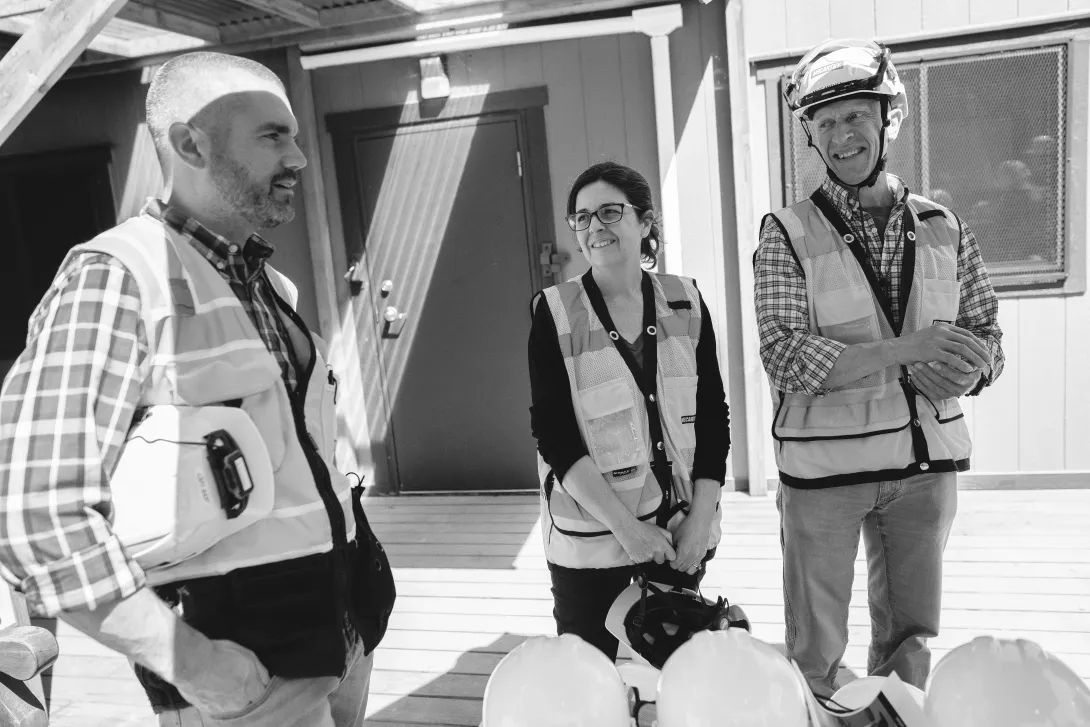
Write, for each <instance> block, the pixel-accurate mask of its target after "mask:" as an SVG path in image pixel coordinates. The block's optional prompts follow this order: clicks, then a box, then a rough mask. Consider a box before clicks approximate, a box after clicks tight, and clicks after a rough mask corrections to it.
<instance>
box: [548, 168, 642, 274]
mask: <svg viewBox="0 0 1090 727" xmlns="http://www.w3.org/2000/svg"><path fill="white" fill-rule="evenodd" d="M595 182H605V183H606V184H608V185H610V186H613V187H616V188H617V189H619V190H620V191H621V194H623V195H624V196H625V198H626V201H627V202H628V203H629V204H630V205H632V206H633V207H635V208H636V213H637V214H638V215H640V217H641V218H642V217H643V216H644V215H645V214H646V213H648V212H650V213H651V214H652V218H651V231H650V232H649V233H647V237H645V238H643V240H642V241H641V242H640V259H641V260H643V262H644V263H647V264H650V265H652V266H654V265H655V264H657V263H658V259H659V250H660V249H661V248H662V244H663V239H662V226H661V225H660V224H659V219H658V217H657V216H656V215H655V203H654V201H653V200H652V199H651V187H650V186H649V185H648V184H647V180H646V179H644V178H643V175H642V174H640V173H639V172H637V171H636V170H635V169H631V168H629V167H626V166H623V165H621V164H617V163H616V162H599V163H598V164H595V165H594V166H593V167H590V168H589V169H587V170H586V171H585V172H583V173H582V174H580V175H579V177H578V178H577V179H576V180H575V183H574V184H573V185H572V186H571V191H570V192H568V212H567V214H569V215H570V214H572V213H574V212H575V198H576V197H577V196H578V195H579V192H580V190H582V189H583V187H586V186H587V185H588V184H594V183H595Z"/></svg>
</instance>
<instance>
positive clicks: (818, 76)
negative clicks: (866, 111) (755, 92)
mask: <svg viewBox="0 0 1090 727" xmlns="http://www.w3.org/2000/svg"><path fill="white" fill-rule="evenodd" d="M859 95H869V96H885V97H887V98H888V99H889V105H890V107H891V108H899V109H901V111H902V113H904V114H905V115H907V114H908V96H907V95H906V94H905V86H904V83H902V81H901V77H900V76H899V75H898V74H897V69H896V68H895V67H894V65H893V60H892V58H891V55H890V52H889V48H886V47H885V46H884V45H882V44H881V43H876V42H874V41H869V40H855V39H847V40H827V41H825V42H824V43H821V44H820V45H818V46H816V47H815V48H814V49H812V50H811V51H810V52H809V53H807V54H806V55H805V56H803V58H802V60H801V61H799V63H798V65H797V66H795V70H794V72H793V73H792V74H791V78H790V79H789V80H788V84H787V87H786V88H785V89H784V98H785V99H786V100H787V105H788V107H789V108H790V109H791V112H792V113H793V114H794V115H795V117H796V118H802V117H803V116H804V115H805V116H811V115H813V111H814V110H816V108H817V107H818V106H821V105H824V104H827V103H830V102H832V101H838V100H840V99H844V98H848V97H851V96H859Z"/></svg>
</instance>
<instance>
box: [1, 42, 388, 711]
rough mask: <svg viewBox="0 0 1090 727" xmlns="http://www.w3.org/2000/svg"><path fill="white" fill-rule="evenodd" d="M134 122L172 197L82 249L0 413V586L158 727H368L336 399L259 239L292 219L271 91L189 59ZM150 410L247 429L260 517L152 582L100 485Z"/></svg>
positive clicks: (293, 153)
mask: <svg viewBox="0 0 1090 727" xmlns="http://www.w3.org/2000/svg"><path fill="white" fill-rule="evenodd" d="M147 122H148V128H149V130H150V132H151V134H152V138H153V140H154V143H155V148H156V151H157V154H158V157H159V161H160V164H161V166H162V168H163V175H164V179H165V181H166V190H165V192H164V193H163V194H162V195H161V197H160V198H159V199H151V200H149V201H148V203H147V204H146V206H145V207H144V209H143V210H142V211H141V214H140V215H139V216H138V217H136V218H133V219H131V220H126V221H125V222H123V223H122V224H121V225H118V226H117V227H116V228H114V229H113V230H110V231H107V232H105V233H103V234H102V235H100V236H99V237H97V238H95V239H94V240H92V241H89V242H88V243H85V244H83V245H79V246H76V248H74V249H73V251H72V253H71V254H70V255H69V257H68V258H67V259H66V260H65V262H64V263H63V264H62V266H61V268H60V270H59V272H58V273H57V276H56V278H55V279H54V282H53V284H52V285H51V286H50V288H49V290H48V291H47V292H46V294H45V296H44V298H43V300H42V302H41V303H40V304H39V306H38V308H37V309H36V310H35V312H34V314H33V316H32V318H31V320H30V324H29V327H28V330H29V335H28V338H27V346H26V350H25V351H24V352H23V354H22V355H21V356H20V358H19V359H18V360H17V361H16V363H15V365H14V366H13V368H12V370H11V373H10V375H9V376H8V378H7V380H6V382H5V384H4V388H3V390H2V391H0V566H2V567H0V575H2V576H3V577H4V578H5V579H6V580H7V581H8V583H10V584H11V585H12V586H13V587H14V588H15V589H16V590H18V591H21V592H22V593H24V594H25V595H26V598H27V601H28V604H29V605H30V606H31V608H32V610H33V612H34V613H35V614H36V615H39V616H55V617H58V618H60V619H61V620H63V621H65V622H67V623H69V624H71V625H73V626H74V627H75V628H77V629H79V630H80V631H82V632H84V633H86V634H88V635H89V636H91V637H92V638H94V639H95V640H96V641H99V642H100V643H102V644H105V645H106V646H108V647H109V648H111V649H114V650H116V651H118V652H120V653H122V654H124V655H125V656H127V657H128V658H129V659H130V661H131V662H132V663H133V664H134V668H135V669H136V672H137V676H138V677H139V678H140V681H141V683H142V684H143V685H144V687H145V690H146V692H147V694H148V697H149V699H150V701H151V704H152V707H153V709H154V710H155V712H156V713H157V714H158V716H159V722H160V725H173V726H175V727H183V726H184V727H188V726H190V725H207V724H217V725H232V726H234V727H243V726H246V727H272V726H274V725H275V726H276V727H289V726H292V725H298V726H299V727H303V726H304V725H305V726H306V727H354V726H356V725H362V724H363V719H364V711H365V706H366V702H367V691H368V684H369V680H370V672H371V663H372V655H373V650H374V648H375V646H376V645H377V643H378V640H379V639H381V637H382V634H383V632H384V631H385V620H386V618H387V617H388V614H389V610H390V609H391V608H392V600H393V586H392V582H390V583H389V584H387V585H388V589H387V592H386V593H384V595H383V598H385V600H384V601H382V602H381V603H379V604H377V605H376V603H375V598H374V594H371V595H370V596H369V595H368V594H366V593H364V592H363V590H364V589H365V588H366V587H367V586H366V584H362V583H361V581H362V580H363V578H362V577H361V574H362V573H363V572H364V571H366V570H367V569H366V568H365V567H364V566H363V565H362V564H363V562H364V561H363V560H362V558H363V556H362V555H361V553H363V552H365V551H366V548H367V547H368V546H367V545H366V544H365V545H362V546H361V545H360V538H362V537H364V535H363V533H369V532H370V531H369V530H367V529H366V521H365V519H364V518H363V515H362V506H361V504H360V502H359V501H358V500H356V501H354V502H353V501H352V498H353V497H358V495H357V494H356V493H352V492H351V490H350V488H349V487H348V486H347V485H346V484H345V478H344V476H343V475H338V474H337V471H336V468H335V466H334V464H333V441H334V434H335V428H336V425H335V423H332V424H331V423H329V422H325V423H323V421H322V420H323V418H324V416H325V415H324V414H323V412H329V411H332V410H333V404H332V397H333V395H334V392H335V389H336V387H335V382H334V379H333V376H334V375H333V373H332V369H329V368H327V366H326V364H325V363H324V360H323V359H322V349H323V345H322V344H321V342H320V341H319V340H318V339H317V337H316V336H313V334H311V333H310V332H309V331H308V330H307V328H306V326H305V324H304V323H303V321H302V319H301V318H300V317H299V316H298V314H297V313H296V312H295V297H296V292H295V288H294V286H293V285H292V284H291V282H290V281H288V280H287V278H285V277H284V276H283V275H281V274H280V273H278V272H276V271H275V270H274V269H273V268H272V267H271V266H270V265H269V264H268V259H269V257H270V256H271V255H272V253H273V247H272V245H270V244H269V243H268V242H267V241H265V240H264V239H263V238H262V237H261V236H260V234H258V231H259V230H264V229H270V228H273V227H276V226H277V225H280V224H282V223H285V222H288V221H290V220H291V219H292V218H293V217H294V214H295V212H294V209H293V206H292V205H293V201H294V197H295V185H296V183H297V182H298V179H299V171H300V170H301V169H302V168H303V167H304V166H305V165H306V159H305V158H304V156H303V154H302V152H301V151H300V149H299V147H298V146H297V145H296V142H295V136H296V134H297V133H298V124H297V122H296V120H295V117H294V116H293V114H292V110H291V105H290V103H289V101H288V98H287V96H286V94H285V90H284V86H283V84H282V83H281V81H280V80H279V79H278V78H277V76H276V75H275V74H273V73H272V72H271V71H270V70H269V69H268V68H266V67H264V66H262V65H260V64H258V63H255V62H253V61H250V60H247V59H243V58H239V57H235V56H229V55H224V54H218V53H204V52H201V53H189V54H185V55H182V56H179V57H177V58H175V59H173V60H171V61H169V62H168V63H166V64H165V65H163V66H162V67H161V68H160V69H159V70H158V71H157V73H156V74H155V77H154V79H153V81H152V83H151V86H150V88H149V91H148V97H147ZM163 406H166V407H173V408H174V409H176V410H177V411H178V412H182V413H183V415H184V413H185V412H186V411H188V410H190V409H191V408H192V407H203V408H204V409H214V408H216V407H234V408H236V409H241V410H242V411H243V412H245V413H246V414H247V415H249V417H250V419H251V420H252V422H253V424H254V425H255V427H256V429H257V430H258V431H259V432H260V433H261V436H262V438H263V439H264V441H265V444H266V445H267V449H268V450H269V453H270V454H269V459H270V460H275V461H273V462H272V465H273V467H272V470H273V472H274V475H273V482H272V483H265V484H264V485H263V486H270V485H271V486H274V491H275V500H274V502H273V505H272V511H271V512H269V514H268V515H265V516H263V517H262V518H261V519H260V520H258V521H256V522H254V523H253V524H249V525H247V528H246V529H243V530H241V531H239V532H238V533H234V534H230V535H227V536H224V537H223V538H222V539H220V540H218V541H217V542H216V543H215V544H214V545H212V546H211V547H209V548H207V549H206V550H204V551H202V552H199V553H197V554H196V555H192V556H190V555H189V554H187V556H186V557H184V558H181V559H179V562H166V563H159V564H153V565H148V564H147V563H143V564H142V563H141V562H138V559H137V558H134V557H132V553H131V552H130V550H131V547H130V544H129V543H127V542H124V541H123V540H122V538H121V537H120V536H119V535H118V533H117V532H114V529H113V526H114V524H115V522H116V517H115V516H116V511H115V507H117V508H122V507H123V506H124V503H123V502H121V501H117V502H114V497H113V495H114V494H115V493H113V492H111V482H110V480H111V473H113V472H114V470H115V467H116V465H117V462H118V461H119V458H121V457H124V456H125V452H126V451H127V445H129V443H130V441H131V440H128V439H127V438H128V437H129V436H130V430H131V428H132V426H133V425H134V424H136V423H138V422H140V421H141V418H142V415H143V413H144V412H146V411H147V410H148V409H149V408H151V407H163ZM220 411H223V410H222V409H220ZM174 444H176V445H178V446H179V447H181V446H185V444H186V443H184V442H175V443H174ZM274 453H275V454H274ZM156 475H157V473H156V471H155V469H154V468H152V469H149V471H147V485H148V487H149V488H155V487H158V486H159V483H158V482H157V481H156ZM119 492H120V490H119ZM219 494H220V497H221V498H223V499H224V501H225V502H226V501H227V500H228V496H229V495H233V496H238V493H237V492H234V491H229V490H223V489H221V490H220V493H219ZM240 499H241V501H243V505H245V498H240ZM235 504H236V505H237V503H235ZM162 505H163V507H164V508H168V507H170V505H171V503H170V502H169V501H168V500H166V498H164V501H163V503H162ZM224 507H225V509H226V507H227V506H226V505H225V506H224ZM228 517H230V515H228ZM361 523H362V524H361ZM357 535H359V537H357ZM368 542H371V541H368ZM371 547H373V546H371ZM145 567H147V570H145ZM365 602H366V603H365Z"/></svg>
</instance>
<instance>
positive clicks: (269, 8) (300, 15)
mask: <svg viewBox="0 0 1090 727" xmlns="http://www.w3.org/2000/svg"><path fill="white" fill-rule="evenodd" d="M236 2H240V3H242V4H243V5H248V6H250V7H251V8H254V9H255V10H262V11H264V12H266V13H271V14H272V15H276V16H278V17H281V18H284V19H285V20H290V21H291V22H292V23H295V24H297V25H305V26H306V27H308V28H317V27H319V26H320V25H321V24H322V23H321V21H320V20H318V11H317V10H315V9H314V8H312V7H310V6H309V5H304V4H303V3H301V2H299V1H298V0H236Z"/></svg>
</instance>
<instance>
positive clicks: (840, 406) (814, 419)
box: [772, 190, 972, 488]
mask: <svg viewBox="0 0 1090 727" xmlns="http://www.w3.org/2000/svg"><path fill="white" fill-rule="evenodd" d="M773 217H775V219H776V220H778V221H779V223H780V225H781V227H782V229H783V231H784V233H785V234H786V235H787V238H788V240H789V241H790V244H791V246H792V248H794V251H795V254H796V255H797V257H798V259H799V262H800V263H801V265H802V269H803V271H804V273H805V275H806V298H807V307H808V310H809V314H810V331H811V332H812V333H814V334H815V335H818V336H822V337H824V338H829V339H832V340H834V341H840V342H841V343H846V344H857V343H866V342H870V341H879V340H882V339H890V338H895V337H897V336H899V335H905V334H910V333H914V332H916V331H919V330H921V329H924V328H928V327H930V326H931V325H932V324H934V323H936V322H940V321H941V322H946V323H951V324H952V323H954V321H955V320H956V319H957V315H958V306H959V298H960V289H961V283H960V282H959V281H958V278H957V272H958V249H959V247H960V242H961V229H960V224H959V222H958V220H957V218H956V217H955V216H954V214H953V213H952V212H950V211H949V210H947V209H946V208H944V207H941V206H940V205H937V204H935V203H934V202H931V201H929V200H927V199H924V198H923V197H919V196H917V195H909V197H908V201H907V204H906V208H905V212H904V232H903V235H904V240H903V243H904V244H903V250H904V252H903V254H904V261H903V264H904V272H903V276H902V279H903V283H902V286H901V289H900V295H901V300H900V303H901V307H900V310H901V312H902V325H901V329H900V330H894V328H893V325H892V323H891V321H892V316H891V314H890V313H889V312H888V311H889V306H888V303H887V301H885V295H886V294H885V292H884V290H883V289H882V288H881V287H880V285H879V283H878V280H877V277H876V276H875V274H874V272H873V270H872V269H871V267H870V263H869V261H868V259H867V253H866V250H865V248H864V246H863V242H862V241H861V240H857V239H856V238H855V236H854V235H853V234H852V233H851V232H850V230H849V229H848V227H847V225H846V224H845V223H844V221H843V219H841V217H840V215H839V214H838V213H837V211H836V209H835V208H834V207H833V205H832V203H831V202H829V201H828V199H827V198H826V197H825V196H824V195H823V194H822V193H821V191H820V190H819V191H817V192H815V193H814V195H813V196H812V197H811V198H810V199H807V200H803V201H801V202H799V203H797V204H795V205H792V206H791V207H788V208H786V209H783V210H780V211H779V212H776V213H774V214H773ZM864 263H865V264H864ZM908 275H911V276H912V277H911V284H909V280H908V279H906V278H907V276H908ZM772 399H773V406H774V409H775V411H776V415H775V419H774V423H773V429H772V434H773V437H774V439H775V450H776V463H777V465H778V467H779V470H780V481H781V482H782V483H784V484H785V485H789V486H792V487H800V488H818V487H831V486H837V485H850V484H858V483H863V482H880V481H885V480H896V479H903V478H906V477H911V476H913V475H918V474H921V473H925V472H954V471H959V472H960V471H964V470H966V469H968V468H969V455H970V453H971V450H972V443H971V442H970V440H969V430H968V428H967V427H966V426H965V419H964V414H962V411H961V407H960V406H959V405H958V401H957V399H946V400H940V401H930V400H929V399H927V398H926V397H924V396H922V395H919V394H917V393H916V392H915V391H914V389H913V388H912V387H911V386H910V385H909V383H908V371H907V369H905V368H903V367H900V366H890V367H888V368H886V369H884V370H882V371H878V372H876V373H873V374H870V375H869V376H865V377H863V378H862V379H859V380H857V381H853V382H851V383H849V384H846V385H844V386H841V387H838V388H835V389H832V390H830V391H829V392H827V393H824V394H822V395H818V396H811V395H809V394H801V393H788V394H784V393H783V392H779V391H775V390H773V392H772Z"/></svg>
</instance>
